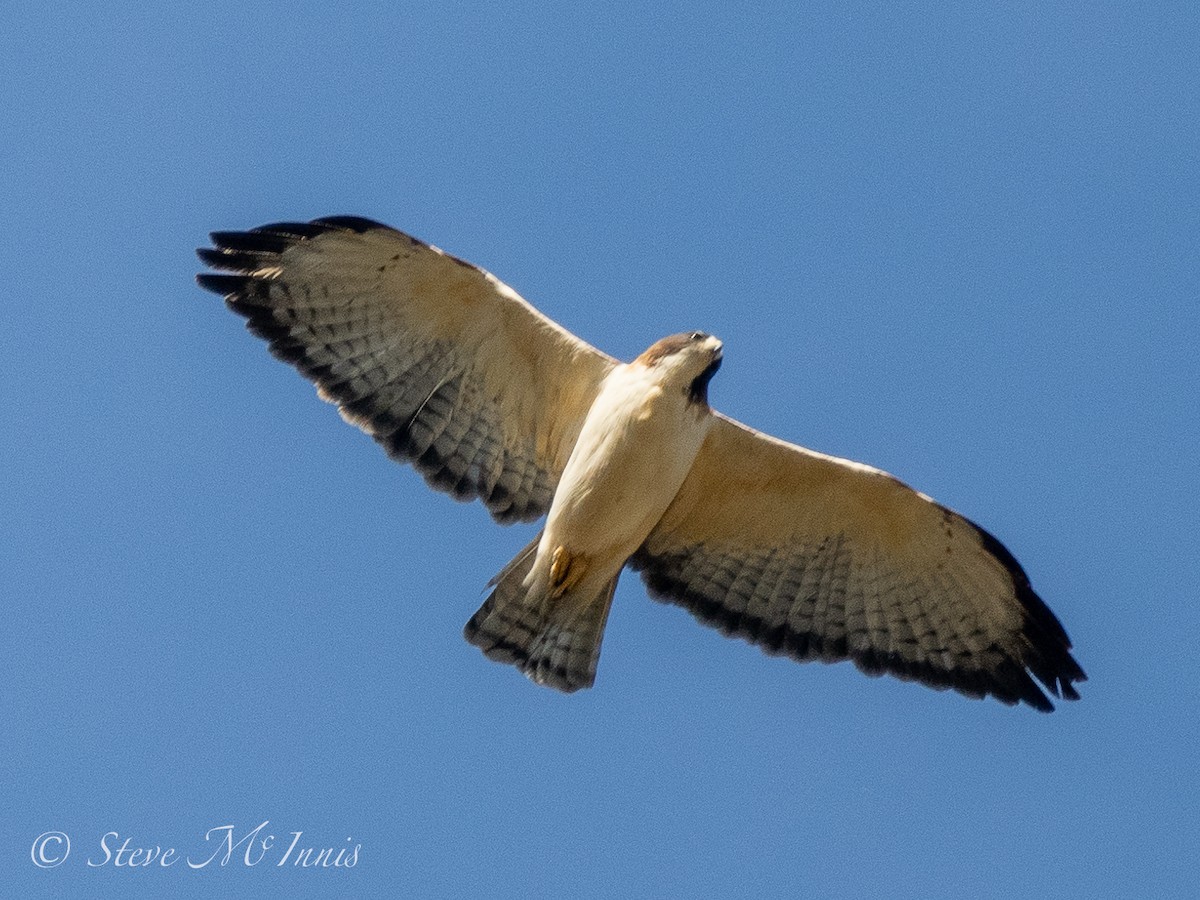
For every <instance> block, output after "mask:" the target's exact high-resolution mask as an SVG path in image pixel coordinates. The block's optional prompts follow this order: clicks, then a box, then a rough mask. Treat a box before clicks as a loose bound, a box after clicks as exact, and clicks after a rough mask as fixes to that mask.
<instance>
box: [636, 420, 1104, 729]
mask: <svg viewBox="0 0 1200 900" xmlns="http://www.w3.org/2000/svg"><path fill="white" fill-rule="evenodd" d="M631 565H632V566H633V567H634V568H636V569H640V570H641V572H642V577H643V579H644V580H645V581H646V584H647V585H648V586H649V588H650V591H651V593H652V594H654V595H655V596H656V597H658V598H660V599H664V600H668V601H671V602H673V603H678V604H679V605H681V606H684V607H686V608H687V609H689V610H690V611H691V612H692V613H693V614H694V615H695V616H696V617H697V618H698V619H700V621H702V622H704V623H706V624H709V625H713V626H715V627H717V628H719V629H720V630H721V631H722V632H723V633H725V634H728V635H736V636H738V637H741V638H744V639H746V640H748V641H750V642H752V643H756V644H759V645H761V646H762V648H763V649H764V650H766V651H767V652H768V653H779V654H785V655H787V656H791V657H793V658H794V659H798V660H809V659H820V660H824V661H827V662H832V661H835V660H841V659H847V658H849V659H852V660H854V662H855V663H856V664H857V665H858V667H859V668H860V669H862V670H863V671H865V672H867V673H868V674H882V673H884V672H888V673H891V674H893V675H897V676H899V677H900V678H904V679H911V680H916V681H920V682H923V683H925V684H928V685H931V686H933V687H935V688H954V689H955V690H957V691H960V692H962V693H963V694H966V695H968V696H971V697H983V696H987V695H991V696H994V697H996V698H997V699H999V700H1001V701H1003V702H1005V703H1008V704H1013V703H1016V702H1018V701H1024V702H1025V703H1028V704H1029V705H1030V706H1033V707H1035V708H1037V709H1039V710H1043V711H1050V710H1051V709H1053V706H1052V705H1051V704H1050V701H1049V700H1048V699H1047V698H1046V695H1045V694H1044V693H1043V692H1042V690H1041V689H1040V688H1039V687H1038V685H1037V683H1036V682H1035V681H1034V678H1036V679H1037V681H1040V682H1041V683H1042V684H1043V685H1045V686H1046V688H1047V689H1048V690H1049V691H1050V692H1051V693H1052V694H1054V695H1056V696H1062V697H1064V698H1066V699H1070V700H1074V699H1077V698H1078V696H1079V695H1078V694H1077V693H1076V692H1075V689H1074V687H1072V683H1073V682H1077V681H1083V680H1084V679H1085V678H1086V676H1085V675H1084V673H1083V670H1082V669H1081V668H1080V667H1079V664H1078V663H1076V661H1075V660H1074V659H1073V658H1072V657H1071V654H1070V648H1071V644H1070V641H1069V640H1068V638H1067V634H1066V632H1065V631H1064V630H1063V627H1062V625H1060V624H1059V622H1058V619H1057V618H1055V616H1054V614H1053V613H1052V612H1051V611H1050V610H1049V608H1048V607H1047V606H1046V605H1045V604H1044V603H1043V602H1042V601H1041V599H1040V598H1039V597H1038V596H1037V594H1035V593H1034V591H1033V589H1032V588H1031V587H1030V585H1029V579H1028V578H1027V577H1026V575H1025V573H1024V571H1022V569H1021V567H1020V565H1018V563H1017V561H1016V560H1015V559H1014V558H1013V557H1012V555H1011V554H1010V553H1009V552H1008V551H1007V550H1006V549H1005V548H1004V547H1003V546H1002V545H1001V544H1000V542H999V541H997V540H996V539H995V538H993V537H992V536H991V535H989V534H988V533H987V532H985V531H983V530H982V529H981V528H979V527H978V526H976V525H974V524H973V523H971V522H969V521H968V520H966V519H964V518H963V517H962V516H960V515H958V514H957V513H955V512H952V511H951V510H949V509H946V508H945V507H943V506H940V505H938V504H937V503H935V502H934V501H933V500H931V499H930V498H928V497H926V496H924V495H923V494H919V493H917V492H916V491H914V490H912V489H911V488H909V487H907V486H906V485H904V484H902V483H901V482H899V481H897V480H896V479H895V478H893V477H892V476H890V475H888V474H886V473H884V472H880V471H878V470H876V469H872V468H870V467H869V466H863V465H859V464H857V463H852V462H848V461H846V460H841V459H836V458H834V457H830V456H824V455H822V454H819V453H814V452H812V451H810V450H805V449H804V448H802V447H797V446H794V445H792V444H788V443H785V442H783V441H779V440H776V439H774V438H772V437H769V436H767V435H764V434H760V433H758V432H756V431H753V430H752V429H750V428H747V427H746V426H744V425H741V424H740V423H737V422H734V421H733V420H731V419H727V418H725V417H724V416H719V415H718V416H717V417H716V421H715V422H714V424H713V428H712V430H711V431H710V433H709V436H708V437H707V439H706V441H705V443H704V445H703V447H702V448H701V450H700V454H699V456H698V457H697V459H696V463H695V465H694V467H693V469H692V471H691V473H690V474H689V475H688V477H687V480H686V481H685V482H684V484H683V487H682V488H681V489H680V491H679V494H678V496H677V497H676V499H675V500H674V502H673V503H672V504H671V506H670V508H669V509H668V510H667V512H666V513H665V515H664V516H663V518H662V521H661V522H660V523H659V524H658V525H657V526H656V527H655V529H654V531H653V532H651V534H650V536H649V537H648V538H647V539H646V542H645V544H644V545H643V546H642V548H641V549H640V550H639V551H638V553H637V554H636V555H635V556H634V558H633V560H631Z"/></svg>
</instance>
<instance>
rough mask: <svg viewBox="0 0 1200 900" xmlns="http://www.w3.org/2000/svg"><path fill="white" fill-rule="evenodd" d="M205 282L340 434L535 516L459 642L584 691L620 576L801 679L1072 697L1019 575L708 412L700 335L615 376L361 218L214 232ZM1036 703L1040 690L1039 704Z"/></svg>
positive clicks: (493, 287) (659, 347) (707, 356)
mask: <svg viewBox="0 0 1200 900" xmlns="http://www.w3.org/2000/svg"><path fill="white" fill-rule="evenodd" d="M212 241H213V245H214V246H213V247H211V248H204V249H201V250H199V251H198V252H199V255H200V258H201V259H202V260H203V261H204V262H205V263H207V264H208V265H209V266H211V267H212V268H214V269H217V270H219V272H220V274H215V273H206V274H202V275H200V276H198V280H199V283H200V285H201V286H203V287H205V288H207V289H208V290H211V291H213V292H215V293H217V294H220V295H221V296H223V297H224V298H225V301H226V303H227V304H228V305H229V307H230V308H231V309H232V310H233V311H234V312H236V313H239V314H240V315H242V316H244V317H245V318H246V319H247V320H248V321H247V327H248V328H249V329H250V331H252V332H253V333H254V334H256V335H258V336H259V337H262V338H264V339H265V340H266V341H267V342H268V343H269V345H270V349H271V352H272V353H273V354H274V355H275V356H277V357H278V358H280V359H282V360H284V361H286V362H288V363H291V364H292V365H293V366H295V367H296V368H297V369H299V370H300V372H301V373H303V374H304V375H305V376H307V377H308V378H309V379H311V380H312V381H313V382H315V383H316V385H317V389H318V394H319V395H320V396H321V397H322V398H324V399H325V400H328V401H330V402H332V403H335V404H337V406H338V407H339V409H340V411H341V414H342V416H343V417H344V418H345V419H346V420H347V421H348V422H350V423H352V424H354V425H357V426H358V427H359V428H361V429H362V430H363V431H365V432H366V433H367V434H369V435H371V436H372V437H373V438H374V439H375V440H376V441H378V442H379V443H380V444H382V445H383V447H384V449H385V450H386V451H387V453H388V454H389V455H390V456H391V457H392V458H394V459H396V460H399V461H405V462H411V463H412V464H413V465H414V466H415V467H416V469H417V470H418V471H419V472H420V473H421V474H422V475H424V477H425V479H426V480H427V481H428V482H429V484H431V485H432V486H433V487H435V488H437V489H439V490H442V491H446V492H448V493H450V494H453V495H454V496H455V497H457V498H459V499H464V500H465V499H471V498H479V499H480V500H481V501H482V502H483V503H484V505H485V506H486V507H487V509H488V511H489V512H490V513H491V514H492V516H493V517H494V518H495V519H496V520H497V521H498V522H501V523H506V522H514V521H522V520H533V519H538V518H540V517H542V516H545V517H546V520H545V523H544V526H543V528H542V530H541V532H540V533H539V535H538V536H537V537H536V538H535V539H534V540H533V542H532V543H530V544H529V545H528V546H527V547H525V549H523V550H522V551H521V552H520V553H518V554H517V555H516V557H515V558H514V559H513V560H512V562H510V563H509V564H508V565H507V566H506V567H505V568H504V569H503V570H502V571H501V572H500V573H499V574H498V575H497V576H496V577H495V578H494V579H493V581H492V582H491V585H490V586H491V587H492V588H493V589H492V591H491V593H490V595H489V596H488V598H487V600H486V601H485V602H484V604H483V606H482V607H481V608H480V609H479V611H478V612H477V613H476V614H475V615H474V617H473V618H472V619H471V620H470V622H468V623H467V626H466V629H465V636H466V638H467V640H468V641H470V642H471V643H472V644H474V645H476V646H477V647H479V648H480V649H481V650H482V651H483V652H484V653H485V654H486V655H487V656H488V657H490V658H491V659H494V660H499V661H502V662H507V663H511V664H513V665H515V666H516V667H517V668H519V669H520V670H521V671H522V672H524V673H525V674H526V675H528V676H529V677H530V678H531V679H533V680H534V681H535V682H537V683H538V684H544V685H548V686H550V687H554V688H557V689H559V690H561V691H568V692H569V691H574V690H577V689H579V688H584V687H590V686H591V685H592V683H593V681H594V680H595V674H596V663H597V660H598V658H599V655H600V642H601V639H602V637H603V634H604V625H605V621H606V620H607V617H608V611H609V606H610V604H611V603H612V598H613V592H614V590H615V589H616V585H617V579H618V578H619V577H620V574H621V572H622V571H623V570H624V569H625V567H626V566H628V567H629V568H631V569H633V570H635V571H638V572H640V573H641V576H642V578H643V580H644V581H645V583H646V586H647V587H648V589H649V592H650V593H651V594H652V595H653V596H654V597H655V598H657V599H660V600H664V601H668V602H671V603H676V604H679V605H680V606H683V607H684V608H686V609H688V610H689V611H690V612H692V613H693V614H694V615H695V616H696V618H698V619H699V620H700V621H701V622H703V623H705V624H708V625H712V626H714V627H716V628H718V629H720V630H721V631H722V632H723V633H724V634H727V635H735V636H737V637H741V638H744V639H745V640H747V641H750V642H751V643H755V644H758V645H759V646H760V647H762V648H763V649H764V650H765V651H766V652H768V653H772V654H784V655H787V656H790V657H792V658H794V659H797V660H812V659H817V660H824V661H827V662H832V661H836V660H843V659H851V660H853V661H854V662H855V663H856V664H857V665H858V667H859V668H860V669H862V670H863V671H864V672H866V673H868V674H871V675H878V674H882V673H890V674H892V675H895V676H898V677H899V678H902V679H906V680H914V681H918V682H921V683H924V684H926V685H929V686H931V687H934V688H938V689H946V688H952V689H954V690H956V691H959V692H960V693H962V694H965V695H967V696H969V697H985V696H992V697H995V698H996V699H998V700H1000V701H1002V702H1003V703H1006V704H1009V705H1012V704H1016V703H1018V702H1024V703H1026V704H1028V705H1029V706H1032V707H1033V708H1035V709H1038V710H1042V711H1050V710H1051V709H1053V706H1052V705H1051V702H1050V700H1049V699H1048V697H1047V696H1046V692H1049V693H1050V694H1053V695H1054V696H1057V697H1062V698H1065V699H1070V700H1075V699H1078V696H1079V695H1078V693H1077V692H1076V690H1075V688H1074V686H1073V685H1074V683H1075V682H1080V681H1083V680H1085V678H1086V676H1085V675H1084V672H1083V670H1082V669H1081V668H1080V667H1079V664H1078V663H1077V662H1076V661H1075V659H1074V658H1073V657H1072V656H1071V652H1070V650H1071V643H1070V641H1069V640H1068V638H1067V634H1066V632H1065V631H1064V630H1063V627H1062V625H1061V624H1060V623H1059V621H1058V619H1057V618H1056V617H1055V615H1054V614H1053V613H1052V612H1051V611H1050V609H1049V608H1048V607H1047V606H1046V604H1045V603H1043V602H1042V600H1041V599H1040V598H1039V597H1038V595H1037V594H1036V593H1034V591H1033V588H1032V587H1031V586H1030V584H1029V579H1028V577H1027V576H1026V574H1025V572H1024V571H1023V570H1022V568H1021V566H1020V565H1019V564H1018V563H1017V561H1016V560H1015V559H1014V558H1013V556H1012V554H1010V553H1009V552H1008V550H1006V549H1005V548H1004V546H1003V545H1002V544H1001V543H1000V542H999V541H997V540H996V539H995V538H994V537H992V536H991V535H990V534H988V533H987V532H986V531H984V530H983V529H982V528H980V527H979V526H977V525H975V524H974V523H972V522H970V521H968V520H967V519H966V518H964V517H962V516H960V515H959V514H958V513H955V512H953V511H952V510H950V509H947V508H946V507H944V506H941V505H939V504H938V503H936V502H934V501H933V500H932V499H931V498H929V497H927V496H925V495H924V494H921V493H918V492H917V491H915V490H913V489H911V488H909V487H908V486H906V485H904V484H902V483H901V482H900V481H898V480H897V479H895V478H893V477H892V476H890V475H888V474H886V473H884V472H881V471H879V470H878V469H873V468H871V467H870V466H866V465H861V464H859V463H855V462H850V461H847V460H843V459H838V458H835V457H832V456H826V455H824V454H821V453H816V452H813V451H811V450H806V449H804V448H803V447H799V446H796V445H793V444H789V443H785V442H784V441H781V440H777V439H776V438H773V437H770V436H769V435H766V434H762V433H760V432H758V431H755V430H754V429H752V428H749V427H747V426H745V425H742V424H740V423H739V422H736V421H734V420H733V419H730V418H727V417H726V416H723V415H721V414H720V413H718V412H716V411H714V410H713V409H711V408H710V407H709V405H708V384H709V381H710V379H711V378H712V377H713V375H714V374H715V373H716V371H717V369H718V367H719V366H720V365H721V355H722V345H721V342H720V341H719V340H718V339H717V338H715V337H712V336H710V335H708V334H705V333H703V332H700V331H692V332H686V333H682V334H676V335H673V336H671V337H667V338H663V339H662V340H660V341H658V342H656V343H654V344H652V345H651V346H650V347H649V349H647V350H646V351H645V352H644V353H642V354H641V356H639V357H637V359H635V360H633V361H632V362H630V363H621V362H619V361H618V360H616V359H613V358H612V357H610V356H608V355H606V354H605V353H602V352H601V351H599V350H597V349H596V348H594V347H592V346H591V345H589V344H587V343H585V342H584V341H582V340H580V339H579V338H577V337H575V336H574V335H573V334H571V333H569V332H568V331H566V330H565V329H564V328H562V327H561V326H559V325H558V324H556V323H555V322H553V321H551V320H550V319H548V318H547V317H546V316H544V315H542V314H541V313H539V312H538V311H537V310H536V309H534V308H533V307H532V306H531V305H530V304H528V303H527V302H526V301H525V300H523V299H522V298H521V297H520V296H518V295H517V294H516V292H514V291H513V290H512V289H510V288H509V287H507V286H505V285H504V284H502V283H501V282H500V281H498V280H497V279H496V278H495V277H494V276H492V275H490V274H489V273H487V272H485V271H483V270H482V269H479V268H477V267H476V266H473V265H471V264H470V263H467V262H464V261H463V260H461V259H457V258H456V257H454V256H451V255H449V254H447V253H444V252H443V251H441V250H439V249H437V248H436V247H432V246H430V245H429V244H426V243H423V242H421V241H419V240H417V239H415V238H412V237H409V236H408V235H406V234H403V233H401V232H399V231H396V230H394V229H392V228H389V227H387V226H385V225H381V224H379V223H378V222H373V221H370V220H368V219H362V218H357V217H350V216H335V217H330V218H324V219H316V220H314V221H312V222H307V223H279V224H274V225H264V226H262V227H260V228H255V229H253V230H250V231H242V232H236V231H233V232H230V231H222V232H215V233H213V234H212ZM1039 682H1040V683H1041V685H1042V686H1044V688H1045V691H1043V689H1042V687H1039V684H1038V683H1039Z"/></svg>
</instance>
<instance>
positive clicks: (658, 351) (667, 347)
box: [633, 331, 708, 366]
mask: <svg viewBox="0 0 1200 900" xmlns="http://www.w3.org/2000/svg"><path fill="white" fill-rule="evenodd" d="M706 337H708V335H706V334H701V333H700V332H699V331H686V332H683V333H681V334H673V335H671V336H670V337H665V338H663V339H662V340H661V341H655V342H654V343H653V344H651V345H650V346H649V347H647V348H646V349H645V350H644V351H642V355H641V356H639V357H638V358H637V359H635V360H634V361H633V362H634V364H641V365H643V366H652V365H654V364H655V363H657V362H658V361H659V360H660V359H663V358H664V357H667V356H670V355H671V354H673V353H678V352H679V351H680V350H683V349H684V348H685V347H687V346H688V345H689V344H693V343H695V342H696V341H698V340H700V341H702V340H704V339H705V338H706Z"/></svg>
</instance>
